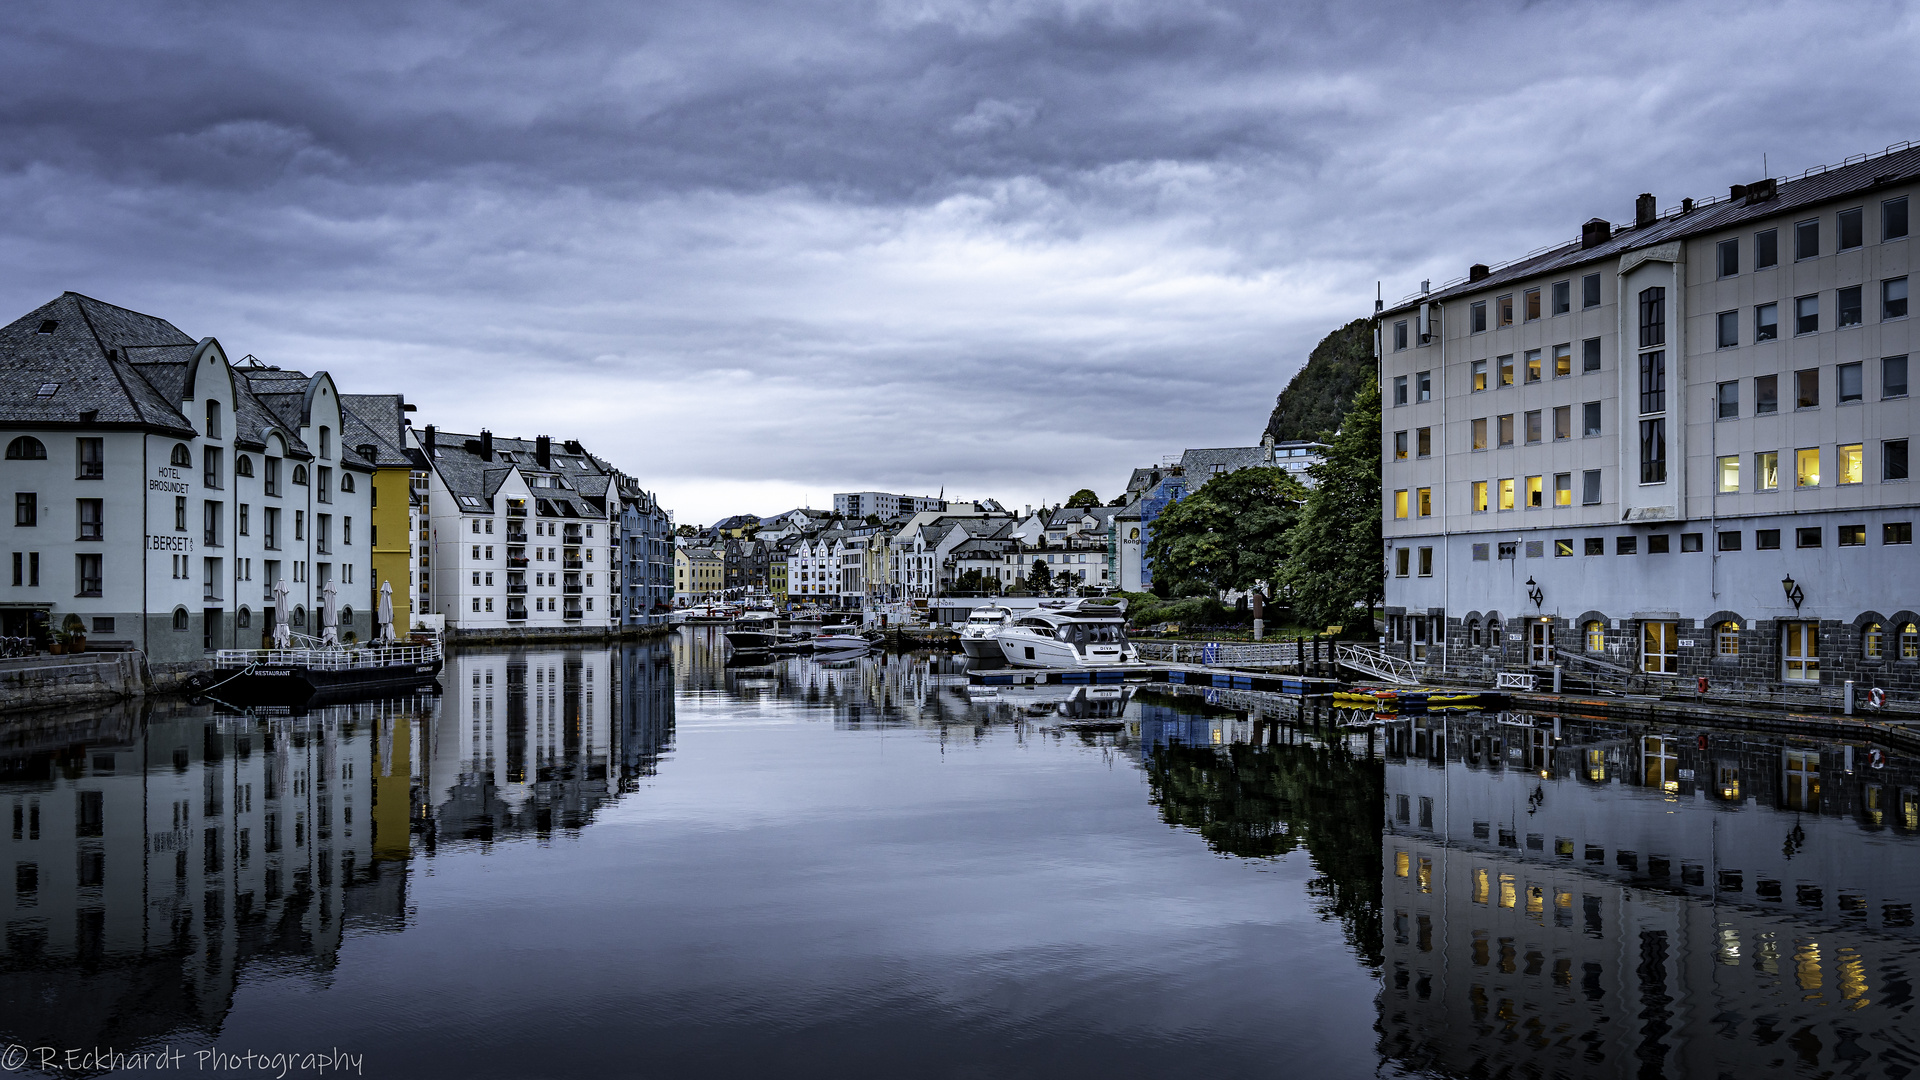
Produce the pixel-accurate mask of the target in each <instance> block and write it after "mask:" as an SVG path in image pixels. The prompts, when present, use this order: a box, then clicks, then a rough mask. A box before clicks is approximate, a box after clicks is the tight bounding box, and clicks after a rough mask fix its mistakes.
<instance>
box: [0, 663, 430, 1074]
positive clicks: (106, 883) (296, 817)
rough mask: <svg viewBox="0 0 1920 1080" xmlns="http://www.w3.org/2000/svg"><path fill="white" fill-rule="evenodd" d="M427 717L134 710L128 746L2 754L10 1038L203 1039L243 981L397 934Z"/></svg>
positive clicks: (75, 745) (3, 971)
mask: <svg viewBox="0 0 1920 1080" xmlns="http://www.w3.org/2000/svg"><path fill="white" fill-rule="evenodd" d="M423 704H425V703H424V702H422V701H418V700H407V701H398V702H386V703H381V704H378V705H351V706H337V707H333V708H328V709H324V710H320V711H318V712H315V713H311V714H309V715H306V716H303V717H298V718H290V717H282V718H277V719H270V720H258V719H255V718H253V717H234V716H216V715H214V714H213V713H212V712H211V710H210V709H208V708H190V707H186V706H177V707H171V708H157V709H154V710H153V711H152V712H151V713H150V714H149V715H148V716H147V717H146V718H145V720H144V722H142V720H141V717H140V715H139V713H138V711H137V708H136V707H127V708H124V709H121V710H119V711H118V712H117V714H116V723H115V725H114V726H115V727H117V728H118V736H117V737H109V738H101V737H99V735H100V733H98V732H95V733H93V735H92V737H90V738H88V739H86V740H85V741H73V740H72V735H73V733H72V732H58V731H56V732H49V733H47V737H46V738H44V739H42V740H41V741H40V742H38V743H37V744H36V743H32V742H27V743H22V744H18V745H11V746H8V747H7V748H6V749H5V751H4V756H3V757H0V806H4V807H5V809H4V811H0V812H4V813H6V814H7V815H8V817H9V818H10V825H11V828H10V830H9V831H8V832H7V833H6V834H5V835H6V839H5V841H4V844H5V847H4V849H0V850H3V851H4V854H0V866H4V867H5V869H6V873H5V874H4V875H3V876H0V889H4V890H5V891H4V892H0V912H4V913H5V919H6V939H5V945H4V951H3V952H0V987H3V989H0V999H3V1000H4V1002H5V1008H4V1010H0V1015H4V1020H0V1024H4V1025H5V1027H6V1029H7V1030H8V1032H9V1033H20V1034H25V1033H32V1034H34V1035H35V1037H37V1038H39V1039H40V1040H42V1041H52V1042H62V1040H65V1041H64V1043H62V1044H63V1045H70V1046H79V1045H89V1044H90V1042H91V1041H92V1040H97V1039H100V1038H102V1037H111V1038H117V1039H120V1040H122V1042H123V1045H124V1044H125V1043H126V1042H128V1041H131V1040H134V1039H138V1038H141V1037H145V1036H147V1035H152V1034H159V1033H163V1032H167V1031H171V1030H173V1029H175V1028H177V1027H180V1026H182V1025H190V1026H199V1027H202V1028H210V1027H212V1026H214V1025H217V1024H218V1022H219V1021H220V1019H221V1017H223V1016H224V1014H225V1011H226V1008H227V1005H228V1002H229V1000H230V999H231V996H232V993H233V989H234V986H235V985H236V982H237V980H238V978H239V975H240V972H241V971H242V969H243V968H244V967H245V966H246V965H247V964H248V963H249V962H251V961H254V960H257V959H259V958H262V957H280V956H298V957H303V958H306V961H307V962H308V963H310V964H311V965H312V970H316V971H325V970H327V969H329V968H330V967H331V965H332V962H333V957H334V954H335V951H336V950H337V949H338V947H339V944H340V941H341V939H342V937H343V935H344V934H345V933H346V932H347V931H348V930H349V929H351V928H358V929H361V930H382V929H392V928H396V927H398V926H399V925H400V924H401V922H402V920H403V918H404V911H405V907H406V881H405V875H404V867H403V864H401V863H399V862H396V861H395V860H400V859H404V858H405V856H406V854H407V850H408V829H409V821H408V817H409V801H408V793H409V782H410V777H411V774H412V771H413V765H414V760H413V747H414V745H415V741H414V736H415V733H416V730H417V728H416V721H417V717H418V716H419V715H420V711H421V707H422V705H423ZM103 1025H105V1026H106V1027H107V1028H108V1029H109V1030H107V1031H105V1032H103V1030H102V1028H103Z"/></svg>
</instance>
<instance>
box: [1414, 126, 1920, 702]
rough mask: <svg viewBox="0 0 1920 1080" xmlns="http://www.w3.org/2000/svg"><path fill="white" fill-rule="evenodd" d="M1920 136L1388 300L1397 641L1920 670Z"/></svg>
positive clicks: (1579, 659)
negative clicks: (1915, 215)
mask: <svg viewBox="0 0 1920 1080" xmlns="http://www.w3.org/2000/svg"><path fill="white" fill-rule="evenodd" d="M1916 188H1920V148H1911V149H1903V150H1899V151H1896V152H1891V153H1888V154H1885V155H1882V156H1878V157H1873V158H1869V159H1866V160H1864V161H1857V162H1854V163H1851V164H1847V165H1844V166H1841V167H1837V168H1833V169H1828V170H1825V171H1819V172H1815V173H1812V174H1809V175H1806V176H1803V177H1800V178H1797V179H1791V180H1775V179H1769V180H1763V181H1761V182H1759V183H1755V184H1748V185H1739V186H1734V187H1733V188H1732V189H1731V192H1730V194H1729V195H1728V196H1727V197H1725V198H1717V199H1710V200H1700V201H1697V202H1696V201H1694V200H1691V199H1689V200H1683V201H1682V202H1681V203H1680V205H1678V206H1675V207H1670V208H1668V209H1667V210H1666V211H1664V212H1661V211H1660V210H1658V208H1657V207H1656V204H1655V200H1654V198H1653V196H1651V195H1642V196H1641V197H1640V200H1639V204H1638V206H1637V208H1636V213H1635V220H1634V222H1633V224H1632V225H1630V226H1625V227H1621V228H1618V229H1615V228H1613V227H1612V226H1610V225H1609V223H1607V222H1605V221H1602V220H1598V219H1595V220H1593V221H1590V222H1588V223H1587V224H1586V226H1585V227H1584V228H1583V231H1582V236H1581V238H1580V239H1579V240H1578V241H1576V242H1573V243H1569V244H1564V245H1562V246H1559V247H1556V248H1554V249H1552V250H1550V251H1547V252H1545V253H1542V254H1537V255H1533V256H1529V257H1527V258H1523V259H1521V260H1518V261H1516V262H1513V263H1511V264H1508V265H1506V266H1503V267H1501V268H1499V269H1497V270H1496V269H1490V268H1488V267H1486V266H1475V267H1473V269H1472V272H1471V274H1470V275H1469V277H1468V278H1467V279H1466V280H1465V281H1462V282H1459V283H1457V284H1453V285H1450V286H1446V287H1443V288H1440V289H1438V290H1435V291H1432V292H1423V293H1422V294H1420V295H1416V296H1414V297H1411V298H1409V299H1408V300H1406V301H1403V302H1401V303H1399V304H1396V305H1393V306H1391V307H1388V308H1387V309H1386V310H1384V311H1383V312H1382V313H1381V314H1380V318H1379V326H1378V334H1379V356H1380V384H1381V391H1382V399H1383V401H1382V406H1383V408H1382V424H1381V439H1382V452H1383V470H1382V475H1383V491H1382V502H1383V514H1384V532H1385V540H1386V552H1385V555H1386V559H1387V574H1388V584H1387V605H1388V606H1387V613H1388V624H1389V637H1390V639H1391V641H1392V642H1393V644H1394V645H1395V647H1396V648H1397V649H1399V650H1400V651H1401V652H1403V653H1405V654H1407V655H1409V656H1411V657H1412V658H1413V659H1415V660H1416V661H1419V662H1422V663H1425V664H1427V665H1429V666H1430V667H1438V666H1441V665H1444V666H1445V667H1447V668H1449V669H1453V670H1454V671H1456V672H1458V673H1467V674H1473V675H1478V676H1486V675H1489V674H1491V673H1492V672H1493V671H1495V670H1496V669H1510V668H1518V667H1523V666H1546V665H1549V664H1552V663H1556V662H1559V663H1565V664H1568V665H1570V666H1574V667H1578V668H1583V669H1585V670H1590V671H1601V670H1609V669H1620V670H1623V671H1626V672H1631V673H1633V674H1632V676H1630V677H1639V678H1645V677H1651V678H1652V679H1654V680H1655V681H1658V680H1660V679H1677V678H1687V679H1692V678H1693V677H1695V676H1705V677H1707V678H1708V679H1709V681H1710V683H1715V684H1720V685H1723V686H1725V685H1737V686H1742V687H1747V688H1753V689H1761V688H1778V687H1785V688H1787V689H1794V688H1802V689H1812V688H1819V687H1822V686H1825V687H1829V688H1831V687H1833V686H1834V685H1835V684H1836V683H1837V681H1838V680H1841V679H1854V680H1858V681H1860V682H1861V683H1862V684H1863V685H1867V686H1871V685H1880V686H1886V687H1889V688H1906V689H1914V688H1920V627H1917V626H1916V623H1920V614H1916V610H1917V609H1920V563H1916V561H1915V557H1914V548H1913V543H1912V541H1913V523H1914V520H1915V518H1916V517H1920V513H1917V512H1916V511H1917V510H1920V498H1917V497H1916V492H1915V489H1914V487H1913V485H1912V483H1911V481H1910V473H1909V464H1908V462H1909V457H1908V447H1909V440H1910V439H1911V437H1912V436H1913V435H1914V433H1915V432H1916V430H1920V406H1917V405H1916V403H1915V399H1914V398H1913V397H1911V396H1909V387H1910V382H1909V370H1910V365H1909V359H1908V358H1909V355H1910V354H1911V352H1912V351H1913V344H1914V341H1913V338H1914V334H1913V322H1912V321H1911V319H1910V317H1909V307H1908V274H1909V272H1910V270H1911V269H1912V263H1913V252H1912V248H1913V240H1912V239H1911V238H1910V236H1909V213H1910V210H1909V208H1910V205H1911V202H1912V200H1913V196H1914V195H1915V193H1916Z"/></svg>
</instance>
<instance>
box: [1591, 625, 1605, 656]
mask: <svg viewBox="0 0 1920 1080" xmlns="http://www.w3.org/2000/svg"><path fill="white" fill-rule="evenodd" d="M1587 651H1588V652H1605V651H1607V628H1606V626H1605V625H1603V624H1602V623H1601V622H1600V620H1599V619H1589V620H1588V621H1587Z"/></svg>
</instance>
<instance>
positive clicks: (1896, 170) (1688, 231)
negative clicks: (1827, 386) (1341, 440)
mask: <svg viewBox="0 0 1920 1080" xmlns="http://www.w3.org/2000/svg"><path fill="white" fill-rule="evenodd" d="M1916 179H1920V146H1909V147H1906V148H1903V149H1900V150H1895V151H1892V152H1891V153H1886V154H1881V155H1879V156H1878V157H1869V158H1866V159H1864V160H1862V161H1857V162H1854V163H1852V164H1847V165H1841V166H1837V167H1834V168H1830V169H1825V170H1822V171H1820V172H1818V173H1814V174H1812V175H1804V174H1803V175H1802V176H1801V177H1800V178H1798V179H1793V180H1776V181H1773V182H1772V185H1773V190H1774V192H1775V194H1774V195H1773V196H1772V197H1770V198H1766V197H1763V198H1759V199H1755V198H1752V197H1750V196H1740V197H1734V196H1731V195H1730V196H1729V197H1727V198H1726V199H1719V198H1712V199H1705V200H1701V201H1700V202H1699V203H1696V204H1695V205H1694V208H1693V209H1692V211H1691V212H1683V211H1681V210H1673V211H1669V212H1668V213H1667V214H1666V215H1665V216H1662V217H1658V218H1655V219H1654V221H1653V222H1652V223H1651V224H1649V225H1646V226H1644V227H1635V226H1632V225H1623V226H1621V227H1619V228H1618V229H1617V230H1616V231H1614V232H1613V234H1612V235H1611V236H1610V237H1609V238H1608V239H1607V240H1605V241H1602V242H1601V243H1598V244H1596V245H1594V246H1593V247H1582V246H1581V241H1579V240H1573V241H1570V242H1568V243H1565V244H1560V245H1558V246H1556V247H1553V248H1550V249H1548V250H1546V251H1542V252H1537V253H1535V254H1532V255H1528V256H1526V257H1524V258H1521V259H1517V260H1515V261H1513V262H1510V263H1508V264H1506V265H1505V266H1502V267H1500V268H1499V269H1497V270H1494V271H1493V272H1492V273H1491V274H1489V275H1488V276H1487V277H1484V278H1482V279H1480V280H1479V281H1472V280H1464V281H1456V282H1451V283H1449V284H1447V285H1443V286H1441V287H1440V288H1439V289H1436V290H1434V291H1433V292H1432V293H1430V294H1428V295H1425V296H1410V297H1408V298H1406V299H1405V300H1402V301H1400V302H1399V303H1398V304H1395V305H1393V306H1392V307H1389V308H1387V309H1386V310H1385V311H1383V312H1381V316H1382V317H1384V316H1388V315H1396V314H1399V313H1401V312H1404V311H1411V310H1413V309H1414V308H1416V307H1418V306H1419V305H1420V304H1421V303H1422V302H1430V301H1437V300H1449V299H1454V298H1457V297H1460V296H1463V295H1466V294H1468V293H1478V292H1483V291H1486V290H1489V289H1497V288H1499V287H1501V286H1502V285H1505V284H1507V283H1509V282H1513V281H1518V280H1520V279H1522V278H1530V277H1533V276H1535V275H1538V274H1550V273H1555V272H1558V271H1567V270H1572V269H1573V268H1575V267H1580V266H1586V265H1588V264H1591V263H1597V262H1604V261H1610V260H1617V259H1618V258H1619V257H1620V256H1622V255H1624V254H1626V253H1628V252H1630V251H1637V250H1639V249H1641V248H1647V247H1652V246H1654V245H1656V244H1663V243H1666V242H1667V241H1669V240H1684V239H1687V238H1689V237H1693V236H1698V235H1700V234H1702V233H1710V232H1717V231H1719V230H1721V229H1728V228H1732V227H1734V226H1737V225H1739V224H1741V223H1743V222H1746V221H1752V220H1757V219H1759V218H1767V217H1773V216H1774V215H1776V214H1785V213H1790V212H1792V211H1794V210H1797V209H1799V208H1801V207H1806V206H1813V205H1815V204H1817V203H1824V202H1829V201H1832V200H1835V199H1841V198H1845V197H1848V196H1851V195H1857V194H1860V193H1863V192H1867V191H1871V190H1874V189H1877V188H1886V187H1892V186H1894V185H1897V184H1906V183H1912V182H1913V181H1914V180H1916ZM1766 183H1767V182H1765V181H1763V182H1762V184H1761V185H1760V186H1761V187H1762V188H1763V189H1764V187H1765V185H1766Z"/></svg>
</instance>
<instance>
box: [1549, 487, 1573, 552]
mask: <svg viewBox="0 0 1920 1080" xmlns="http://www.w3.org/2000/svg"><path fill="white" fill-rule="evenodd" d="M1553 505H1555V506H1572V505H1573V474H1572V473H1567V472H1563V473H1555V474H1554V476H1553ZM1567 554H1569V555H1571V554H1573V552H1571V551H1569V552H1567Z"/></svg>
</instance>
